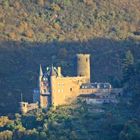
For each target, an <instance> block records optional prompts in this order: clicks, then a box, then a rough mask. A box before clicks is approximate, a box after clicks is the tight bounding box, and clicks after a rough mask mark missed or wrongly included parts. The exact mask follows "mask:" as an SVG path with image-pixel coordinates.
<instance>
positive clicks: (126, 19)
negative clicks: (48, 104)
mask: <svg viewBox="0 0 140 140" xmlns="http://www.w3.org/2000/svg"><path fill="white" fill-rule="evenodd" d="M139 11H140V2H139V0H131V1H130V0H0V116H2V117H0V140H11V139H13V140H26V139H33V140H39V139H41V140H43V139H45V140H46V139H50V140H55V139H60V140H64V139H72V140H73V139H75V140H76V139H80V140H81V139H83V140H84V139H89V140H92V139H95V140H139V139H140V121H139V120H140V118H139V116H140V103H139V101H140V94H139V93H140V55H139V54H140V12H139ZM77 53H89V54H91V79H92V81H108V82H110V83H111V84H112V85H113V87H123V88H124V94H125V95H123V96H124V97H122V98H120V99H119V100H120V103H119V104H117V105H113V104H111V105H103V106H88V105H87V104H86V103H84V102H82V101H81V100H77V101H75V103H73V104H71V105H70V106H62V107H58V108H57V109H53V108H51V109H50V110H49V111H48V112H45V111H42V110H36V111H33V112H29V113H28V114H26V115H20V114H17V113H16V112H18V107H19V104H18V103H19V101H20V95H21V93H22V94H23V100H24V101H29V102H32V93H33V89H35V88H37V84H38V73H39V65H40V64H41V65H42V66H43V70H44V71H45V69H46V66H47V65H51V64H52V63H53V64H54V66H61V67H62V73H63V74H64V76H65V75H70V76H72V75H75V74H76V68H75V55H76V54H77ZM92 109H93V110H92ZM96 109H99V110H102V111H101V112H96ZM14 113H16V114H14ZM4 115H7V116H4Z"/></svg>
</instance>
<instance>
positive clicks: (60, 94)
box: [21, 54, 111, 113]
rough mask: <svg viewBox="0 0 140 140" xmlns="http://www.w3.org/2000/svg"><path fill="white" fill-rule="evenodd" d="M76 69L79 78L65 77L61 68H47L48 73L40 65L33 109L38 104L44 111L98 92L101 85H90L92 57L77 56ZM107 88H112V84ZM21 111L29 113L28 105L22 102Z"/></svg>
mask: <svg viewBox="0 0 140 140" xmlns="http://www.w3.org/2000/svg"><path fill="white" fill-rule="evenodd" d="M76 67H77V68H76V69H77V76H75V77H68V76H66V77H64V76H63V74H62V73H61V67H57V68H56V67H54V66H51V67H47V68H46V71H45V72H43V70H42V67H41V65H40V73H39V83H38V90H35V91H34V94H33V101H34V105H32V106H34V107H32V108H37V106H36V103H38V104H39V107H40V108H44V109H47V108H48V107H50V106H54V107H55V106H59V105H64V104H69V103H70V102H71V101H72V100H74V99H75V98H76V97H77V96H79V95H85V94H92V93H95V92H97V90H98V86H99V85H97V84H96V83H90V55H89V54H77V66H76ZM103 86H104V85H103ZM105 86H106V87H107V88H111V86H110V84H106V85H105ZM25 104H26V103H25ZM28 106H29V105H28ZM21 110H22V112H24V113H26V112H28V108H27V104H26V107H25V106H24V103H22V102H21ZM25 110H26V111H25Z"/></svg>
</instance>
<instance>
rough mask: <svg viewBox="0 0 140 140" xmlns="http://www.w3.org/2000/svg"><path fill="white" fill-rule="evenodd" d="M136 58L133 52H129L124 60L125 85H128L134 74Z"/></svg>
mask: <svg viewBox="0 0 140 140" xmlns="http://www.w3.org/2000/svg"><path fill="white" fill-rule="evenodd" d="M133 65H134V57H133V54H132V52H131V51H130V50H129V51H127V52H126V54H125V58H124V60H123V83H126V82H127V81H129V80H130V77H131V75H133V73H134V68H133Z"/></svg>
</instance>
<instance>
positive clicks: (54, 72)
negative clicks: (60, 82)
mask: <svg viewBox="0 0 140 140" xmlns="http://www.w3.org/2000/svg"><path fill="white" fill-rule="evenodd" d="M50 76H57V72H56V70H55V68H54V67H53V65H52V66H51V70H50Z"/></svg>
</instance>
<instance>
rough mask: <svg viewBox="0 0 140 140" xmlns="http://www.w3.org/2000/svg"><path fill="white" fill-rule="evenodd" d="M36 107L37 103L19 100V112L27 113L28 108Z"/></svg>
mask: <svg viewBox="0 0 140 140" xmlns="http://www.w3.org/2000/svg"><path fill="white" fill-rule="evenodd" d="M34 109H38V103H30V104H29V103H28V102H20V108H19V110H20V112H21V113H23V114H24V113H27V112H29V111H30V110H34Z"/></svg>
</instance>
